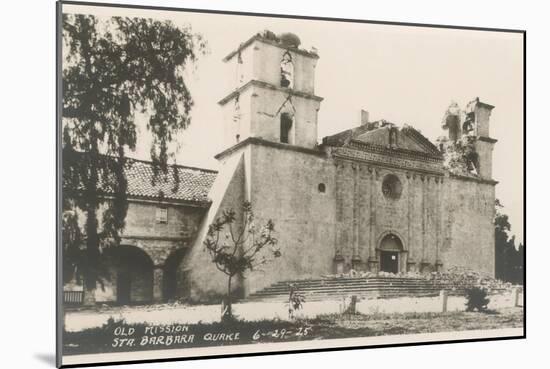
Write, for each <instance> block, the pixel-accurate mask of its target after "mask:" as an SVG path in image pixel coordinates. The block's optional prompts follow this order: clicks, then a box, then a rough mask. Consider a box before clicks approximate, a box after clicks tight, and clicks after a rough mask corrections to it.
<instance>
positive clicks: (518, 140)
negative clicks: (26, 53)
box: [57, 2, 526, 366]
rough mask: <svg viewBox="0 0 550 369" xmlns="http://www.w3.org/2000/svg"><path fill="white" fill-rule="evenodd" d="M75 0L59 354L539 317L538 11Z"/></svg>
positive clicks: (371, 335)
mask: <svg viewBox="0 0 550 369" xmlns="http://www.w3.org/2000/svg"><path fill="white" fill-rule="evenodd" d="M57 12H58V14H57V43H58V44H57V72H58V75H57V79H58V81H57V84H58V95H57V98H58V101H57V107H58V122H57V124H58V131H57V144H58V147H57V150H58V151H57V155H58V160H57V163H58V168H57V169H58V191H59V194H60V196H59V199H58V209H57V217H58V218H57V219H58V235H57V241H58V242H57V252H58V259H57V272H58V273H57V274H58V275H57V277H58V281H57V296H58V302H57V318H58V322H57V323H58V326H57V329H58V342H57V346H58V347H57V365H58V366H67V365H68V366H71V365H94V364H98V363H118V362H134V361H149V360H165V359H186V358H197V357H205V358H206V357H220V356H236V355H251V354H265V353H285V352H302V351H303V352H308V351H318V350H331V349H342V348H358V347H361V348H369V347H380V346H394V345H405V344H406V345H409V344H426V343H435V342H439V343H444V342H462V341H464V342H466V341H472V340H489V339H504V338H524V337H525V327H524V322H525V301H526V298H525V238H524V225H525V219H524V216H525V204H524V198H525V194H524V192H525V189H524V179H525V176H524V173H525V154H524V153H525V147H524V134H525V121H524V114H525V106H524V99H525V88H524V87H525V81H524V76H525V74H524V73H525V65H524V58H525V55H524V50H525V49H524V46H525V45H524V43H525V31H522V30H515V29H489V28H487V29H483V28H468V27H458V26H454V27H452V26H439V25H422V24H412V23H411V24H407V23H399V24H398V23H390V22H382V21H367V20H365V21H360V20H349V19H348V20H346V19H329V18H313V17H303V16H302V17H298V16H294V17H293V16H280V15H277V16H274V15H273V16H271V15H269V14H251V13H234V12H220V11H206V10H191V9H162V8H153V7H151V8H146V7H132V6H120V5H118V6H109V5H108V4H107V5H98V4H95V5H89V4H86V3H78V2H59V3H58V8H57Z"/></svg>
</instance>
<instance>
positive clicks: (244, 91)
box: [218, 31, 323, 149]
mask: <svg viewBox="0 0 550 369" xmlns="http://www.w3.org/2000/svg"><path fill="white" fill-rule="evenodd" d="M300 44H301V42H300V39H299V38H298V36H296V35H294V34H292V33H283V34H280V35H275V34H274V33H273V32H270V31H264V32H262V33H258V34H256V35H254V36H253V37H251V38H250V39H248V40H247V41H245V42H243V43H242V44H241V45H240V46H239V47H238V48H237V49H236V50H235V51H233V52H231V53H230V54H229V55H227V56H226V57H225V58H224V59H223V61H224V62H225V63H226V65H227V66H229V70H230V71H232V73H234V76H235V78H234V82H233V85H232V86H231V90H230V91H229V92H228V94H227V95H226V96H225V97H224V98H223V99H221V100H220V101H219V102H218V103H219V104H220V106H221V107H222V111H223V126H224V149H229V148H230V147H233V146H234V145H237V144H239V143H242V142H243V141H246V140H247V139H249V138H257V139H261V140H265V141H270V142H276V143H281V144H285V145H294V146H301V147H307V148H313V147H315V145H316V144H317V113H318V110H319V108H320V104H321V101H322V100H323V99H322V98H321V97H319V96H316V95H315V66H316V64H317V61H318V59H319V56H318V54H317V52H316V50H315V49H313V50H305V49H303V48H300Z"/></svg>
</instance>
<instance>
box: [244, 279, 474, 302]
mask: <svg viewBox="0 0 550 369" xmlns="http://www.w3.org/2000/svg"><path fill="white" fill-rule="evenodd" d="M291 284H292V285H293V286H294V289H295V291H298V292H300V293H302V294H303V295H304V297H305V300H306V302H308V301H322V300H338V299H342V298H344V297H349V296H352V295H356V296H357V297H360V298H367V299H375V298H396V297H427V296H437V295H439V292H440V291H441V290H442V289H445V290H447V291H448V293H449V294H450V295H458V294H463V293H464V289H465V288H466V287H467V286H460V287H452V288H449V287H448V286H447V287H445V284H442V283H441V282H439V281H437V280H428V279H424V278H410V277H403V278H401V277H368V278H365V277H357V278H350V277H346V278H335V277H333V278H323V279H307V280H292V281H281V282H277V283H274V284H272V285H271V286H269V287H266V288H264V289H262V290H259V291H256V292H254V293H252V294H250V295H249V296H248V298H247V299H246V300H248V301H287V300H288V296H289V292H290V285H291Z"/></svg>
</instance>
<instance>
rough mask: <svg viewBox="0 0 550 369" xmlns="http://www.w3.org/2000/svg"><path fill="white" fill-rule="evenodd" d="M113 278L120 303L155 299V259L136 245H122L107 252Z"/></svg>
mask: <svg viewBox="0 0 550 369" xmlns="http://www.w3.org/2000/svg"><path fill="white" fill-rule="evenodd" d="M107 256H108V257H109V259H110V261H111V262H110V264H111V268H112V270H111V276H112V277H111V278H112V279H113V281H112V283H113V286H114V287H115V291H116V302H117V304H120V305H129V304H139V303H147V302H151V301H152V300H153V266H154V265H153V261H152V260H151V258H150V257H149V255H147V253H146V252H145V251H143V250H142V249H140V248H139V247H136V246H126V245H120V246H116V247H113V248H111V249H110V250H108V252H107Z"/></svg>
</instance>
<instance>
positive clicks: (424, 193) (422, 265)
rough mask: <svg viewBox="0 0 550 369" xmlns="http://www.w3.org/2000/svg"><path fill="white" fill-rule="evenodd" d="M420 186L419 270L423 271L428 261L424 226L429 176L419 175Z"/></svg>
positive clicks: (425, 224) (425, 225)
mask: <svg viewBox="0 0 550 369" xmlns="http://www.w3.org/2000/svg"><path fill="white" fill-rule="evenodd" d="M420 181H421V187H422V258H421V260H420V271H421V272H423V271H424V269H425V267H426V266H427V265H429V264H430V263H429V262H428V261H427V260H426V228H427V219H426V218H427V215H428V214H427V209H426V202H427V199H426V197H427V188H426V187H427V185H428V182H429V177H428V176H424V175H421V176H420Z"/></svg>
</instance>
